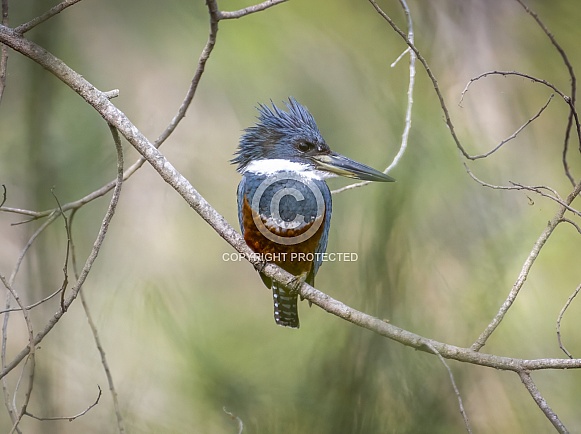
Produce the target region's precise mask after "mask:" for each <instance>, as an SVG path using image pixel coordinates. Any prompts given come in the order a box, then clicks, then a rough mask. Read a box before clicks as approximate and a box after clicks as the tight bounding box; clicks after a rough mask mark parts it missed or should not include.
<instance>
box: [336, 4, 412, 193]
mask: <svg viewBox="0 0 581 434" xmlns="http://www.w3.org/2000/svg"><path fill="white" fill-rule="evenodd" d="M370 1H371V4H372V5H373V7H374V8H375V9H376V10H377V12H378V13H379V14H380V15H381V16H382V17H383V19H385V20H387V22H389V23H390V24H391V25H392V27H393V26H395V23H394V22H393V20H392V19H391V18H390V17H389V15H387V14H386V13H385V12H384V11H383V10H382V9H381V8H380V7H379V5H378V4H377V3H376V2H375V1H373V0H370ZM400 4H401V7H402V8H403V10H404V13H405V16H406V22H407V28H408V33H407V40H408V41H409V42H410V44H413V43H414V27H413V21H412V16H411V12H410V9H409V7H408V5H407V3H406V1H405V0H400ZM407 52H409V53H410V64H409V82H408V90H407V108H406V114H405V126H404V129H403V133H402V137H401V142H400V146H399V151H398V152H397V154H396V156H395V157H394V158H393V160H392V162H391V164H390V165H389V166H388V167H387V168H386V169H385V170H384V171H383V173H389V172H390V171H391V170H392V169H393V168H395V167H396V166H397V165H398V164H399V162H400V160H401V159H402V157H403V155H404V154H405V151H406V149H407V145H408V139H409V133H410V130H411V127H412V107H413V104H414V87H415V77H416V53H415V52H414V51H412V50H410V47H408V48H406V50H405V51H404V52H403V53H402V54H401V55H400V56H399V57H398V58H397V59H396V60H395V61H394V62H393V63H392V64H391V66H392V67H393V66H395V64H397V62H399V60H400V59H401V58H402V56H403V55H404V54H406V53H407ZM367 184H370V181H362V182H358V183H355V184H350V185H346V186H345V187H342V188H338V189H336V190H333V191H332V192H331V193H332V194H339V193H341V192H343V191H346V190H351V189H353V188H360V187H363V186H365V185H367Z"/></svg>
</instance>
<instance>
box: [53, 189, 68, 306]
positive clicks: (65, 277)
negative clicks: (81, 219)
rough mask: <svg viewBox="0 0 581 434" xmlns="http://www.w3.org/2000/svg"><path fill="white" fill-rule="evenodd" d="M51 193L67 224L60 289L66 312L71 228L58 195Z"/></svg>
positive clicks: (62, 304) (62, 303)
mask: <svg viewBox="0 0 581 434" xmlns="http://www.w3.org/2000/svg"><path fill="white" fill-rule="evenodd" d="M50 192H51V193H52V196H53V197H54V200H55V201H56V204H57V207H58V209H59V211H60V215H61V216H62V217H63V220H64V222H65V232H66V234H67V247H66V249H65V252H66V253H65V264H64V265H63V283H62V284H61V287H60V289H59V292H60V293H61V309H62V310H65V290H66V289H67V286H68V285H69V271H68V268H69V255H70V252H71V228H70V227H69V222H68V220H67V216H66V215H65V214H64V213H63V209H62V207H61V204H60V202H59V200H58V197H57V196H56V194H55V193H54V188H52V189H51V190H50Z"/></svg>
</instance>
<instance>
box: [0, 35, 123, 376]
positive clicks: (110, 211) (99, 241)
mask: <svg viewBox="0 0 581 434" xmlns="http://www.w3.org/2000/svg"><path fill="white" fill-rule="evenodd" d="M1 30H2V29H1V28H0V31H1ZM0 33H1V32H0ZM105 100H106V101H109V100H108V99H107V98H105ZM115 144H116V151H117V184H116V186H115V189H114V190H113V196H112V197H111V201H110V202H109V207H108V208H107V212H106V213H105V216H104V217H103V221H102V223H101V227H100V228H99V233H98V234H97V238H96V239H95V242H94V243H93V247H92V249H91V252H90V254H89V257H88V258H87V260H86V261H85V265H84V266H83V269H82V270H81V273H80V274H79V278H78V279H77V281H76V282H75V285H74V286H73V287H72V289H71V294H70V295H69V296H68V297H67V298H66V299H65V302H64V304H63V307H64V309H60V310H59V311H58V312H57V313H55V314H54V315H53V317H52V318H51V319H50V320H49V321H48V323H47V324H46V325H45V327H44V329H43V330H41V331H40V332H38V333H37V334H36V336H35V337H34V342H33V345H32V347H34V345H38V343H40V342H41V341H42V340H43V339H44V337H45V336H46V335H47V334H48V333H49V332H50V331H51V330H52V328H53V327H54V326H55V325H56V324H57V323H58V321H59V320H60V319H61V318H62V316H63V315H64V314H65V312H66V310H67V309H68V307H69V306H70V305H71V304H72V303H73V301H75V299H76V298H77V295H78V293H79V291H80V290H81V287H82V286H83V284H84V283H85V280H86V278H87V276H88V275H89V273H90V271H91V268H92V266H93V263H94V262H95V260H96V259H97V256H98V254H99V251H100V250H101V246H102V245H103V241H104V240H105V236H106V235H107V231H108V229H109V223H110V222H111V219H112V218H113V216H114V214H115V210H116V209H117V203H118V201H119V196H120V194H121V187H122V185H123V148H122V147H121V146H120V142H119V141H115ZM117 144H119V146H117ZM49 222H50V219H49V220H47V221H46V222H45V224H49ZM37 232H38V231H37ZM29 352H30V348H29V347H26V348H24V349H23V350H22V351H20V352H19V353H18V354H17V355H16V356H15V357H14V358H13V359H12V361H11V362H10V363H7V364H3V368H2V372H0V378H3V377H4V376H5V375H6V374H8V372H10V371H11V370H12V369H14V368H15V367H16V366H18V364H19V363H20V362H21V361H22V359H24V357H26V356H27V355H28V353H29Z"/></svg>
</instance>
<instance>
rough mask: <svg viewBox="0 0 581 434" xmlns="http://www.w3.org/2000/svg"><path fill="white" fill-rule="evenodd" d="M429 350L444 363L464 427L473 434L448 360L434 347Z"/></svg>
mask: <svg viewBox="0 0 581 434" xmlns="http://www.w3.org/2000/svg"><path fill="white" fill-rule="evenodd" d="M428 348H429V349H430V350H431V351H432V352H433V353H434V354H435V355H436V356H438V359H440V362H442V364H443V365H444V367H445V368H446V370H447V371H448V376H449V377H450V382H451V383H452V387H453V388H454V393H455V394H456V398H457V399H458V407H459V408H460V414H461V415H462V419H464V426H465V427H466V431H467V432H468V433H469V434H472V429H471V428H470V422H469V421H468V415H467V414H466V411H465V410H464V404H463V403H462V395H460V390H458V386H456V381H455V380H454V374H453V373H452V370H451V369H450V366H448V363H446V360H445V359H444V358H443V357H442V355H441V354H440V353H439V352H438V350H436V349H435V348H434V347H433V346H432V345H428Z"/></svg>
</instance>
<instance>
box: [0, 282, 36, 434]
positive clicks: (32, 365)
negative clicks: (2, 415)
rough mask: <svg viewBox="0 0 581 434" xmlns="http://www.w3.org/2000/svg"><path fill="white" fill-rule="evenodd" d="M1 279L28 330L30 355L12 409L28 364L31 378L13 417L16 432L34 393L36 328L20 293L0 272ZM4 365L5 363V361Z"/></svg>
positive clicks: (5, 319)
mask: <svg viewBox="0 0 581 434" xmlns="http://www.w3.org/2000/svg"><path fill="white" fill-rule="evenodd" d="M0 281H1V282H2V284H3V285H4V287H5V288H6V289H7V290H8V292H10V295H12V297H13V298H14V300H15V301H16V303H17V304H18V306H19V307H20V309H21V310H22V316H23V317H24V322H25V324H26V329H27V331H28V357H27V363H25V364H24V366H23V367H22V373H21V375H20V377H19V379H18V383H17V385H16V388H15V389H14V394H13V397H14V401H13V404H12V410H14V411H16V407H17V405H16V396H17V394H18V388H19V386H20V382H21V379H22V376H23V375H24V370H25V367H26V365H27V364H28V365H29V378H28V388H27V389H26V393H25V394H24V402H23V404H22V407H21V410H20V411H19V412H18V414H17V415H15V416H16V419H14V418H13V422H14V425H13V427H12V431H11V432H14V431H15V430H16V429H17V427H18V424H19V423H20V420H21V419H22V417H23V415H24V413H25V412H26V407H27V406H28V403H29V401H30V397H31V395H32V387H33V386H34V372H35V365H36V364H35V357H34V356H35V345H34V330H33V328H32V321H31V319H30V315H29V314H28V310H27V309H26V308H25V307H24V305H23V304H22V301H21V300H20V297H19V296H18V293H17V292H16V291H15V290H14V288H13V287H12V285H11V283H9V282H8V280H7V279H6V278H5V277H4V276H2V275H1V274H0ZM8 315H9V314H8V313H7V314H6V317H5V318H4V325H3V327H2V334H3V339H5V337H6V336H7V335H8V324H7V321H8ZM2 344H3V345H2V360H3V361H5V360H6V359H5V357H6V353H5V341H4V340H3V343H2ZM3 365H4V363H3ZM2 386H3V388H6V387H7V385H6V384H5V383H4V382H3V384H2ZM5 395H6V390H5ZM9 413H11V414H12V412H11V411H10V409H9Z"/></svg>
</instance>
